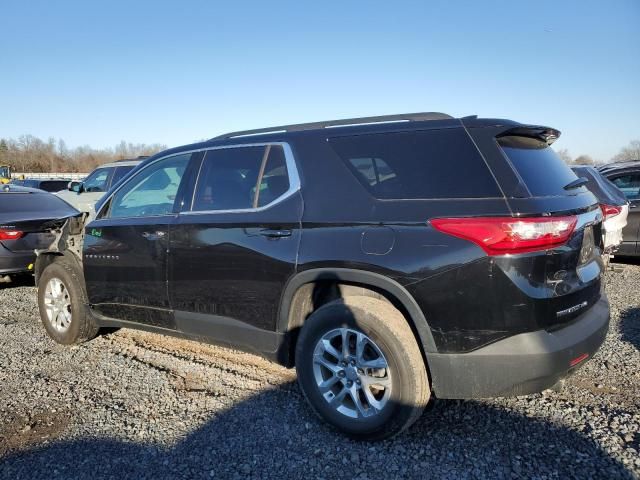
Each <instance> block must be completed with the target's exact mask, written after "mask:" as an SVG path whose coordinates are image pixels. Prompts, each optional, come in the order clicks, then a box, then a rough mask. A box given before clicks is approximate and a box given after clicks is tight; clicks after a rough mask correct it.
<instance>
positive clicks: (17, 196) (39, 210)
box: [0, 192, 74, 218]
mask: <svg viewBox="0 0 640 480" xmlns="http://www.w3.org/2000/svg"><path fill="white" fill-rule="evenodd" d="M64 210H68V211H69V212H73V211H74V208H73V207H71V206H70V205H69V204H68V203H67V202H65V201H64V200H62V199H61V198H59V197H56V196H55V195H52V194H47V193H23V192H6V193H0V213H13V214H15V213H36V214H42V217H45V218H46V216H47V214H49V213H50V212H56V214H59V213H60V211H64Z"/></svg>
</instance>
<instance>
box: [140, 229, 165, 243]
mask: <svg viewBox="0 0 640 480" xmlns="http://www.w3.org/2000/svg"><path fill="white" fill-rule="evenodd" d="M166 234H167V232H163V231H162V230H158V231H157V232H142V236H143V237H144V238H146V239H147V240H152V241H153V240H160V239H161V238H163V237H164V236H165V235H166Z"/></svg>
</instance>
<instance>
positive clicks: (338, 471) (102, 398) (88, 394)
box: [0, 265, 640, 479]
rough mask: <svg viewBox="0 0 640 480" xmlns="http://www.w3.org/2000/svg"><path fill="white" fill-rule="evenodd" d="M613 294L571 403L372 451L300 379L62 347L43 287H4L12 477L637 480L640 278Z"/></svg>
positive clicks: (4, 436) (227, 360) (194, 359)
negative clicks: (324, 415)
mask: <svg viewBox="0 0 640 480" xmlns="http://www.w3.org/2000/svg"><path fill="white" fill-rule="evenodd" d="M606 285H607V291H608V293H609V298H610V300H611V304H612V311H611V313H612V324H611V329H610V333H609V335H608V337H607V340H606V343H605V344H604V345H603V347H602V349H601V350H600V352H599V353H598V354H597V355H596V356H595V357H594V358H593V360H591V361H590V362H588V363H587V364H586V365H585V366H584V367H583V368H582V369H581V370H579V371H578V373H576V375H574V376H573V377H571V378H570V379H569V380H568V381H567V386H566V388H565V390H564V391H563V392H562V393H555V392H545V393H543V394H537V395H531V396H527V397H519V398H512V399H495V400H482V401H440V402H437V403H436V405H435V406H434V407H432V408H431V410H430V411H429V412H428V413H427V414H425V415H424V416H423V418H422V419H421V420H419V421H418V422H417V423H416V424H415V425H414V426H413V427H412V428H411V429H410V430H409V431H408V432H407V433H405V434H403V435H401V436H399V437H397V438H394V439H392V440H389V441H385V442H381V443H375V444H374V443H365V442H353V441H350V440H346V439H345V438H343V437H342V436H340V435H339V434H337V433H335V432H333V431H331V430H330V429H329V428H327V427H326V426H325V425H324V424H323V423H321V422H320V421H319V420H317V419H316V418H315V417H314V416H313V414H312V413H311V411H310V409H309V408H308V407H307V406H306V404H305V402H304V399H303V397H302V395H301V393H300V391H299V390H298V387H297V385H296V384H295V372H294V371H291V370H286V369H284V368H281V367H279V366H276V365H274V364H271V363H269V362H267V361H265V360H262V359H260V358H258V357H255V356H253V355H248V354H245V353H240V352H235V351H232V350H228V349H223V348H218V347H211V346H207V345H201V344H197V343H194V342H189V341H183V340H176V339H171V338H166V337H161V336H158V335H153V334H148V333H141V332H135V331H132V330H119V331H117V332H113V333H110V334H107V335H104V336H102V337H100V338H98V339H96V340H94V341H92V342H90V343H87V344H84V345H81V346H77V347H72V348H66V347H62V346H59V345H56V344H54V343H53V342H52V341H50V340H49V339H48V337H46V336H45V333H44V330H43V328H42V327H41V326H40V324H39V320H38V314H37V307H36V291H35V288H34V287H33V286H30V285H28V284H25V285H17V286H16V285H11V286H4V287H3V286H0V288H2V290H0V300H1V304H0V305H1V311H0V478H7V479H19V478H29V479H36V478H48V479H49V478H89V477H91V478H93V479H98V478H118V479H121V478H176V477H183V478H193V477H199V478H232V479H234V478H259V479H263V478H283V477H285V476H286V477H288V478H289V479H297V478H327V479H332V478H338V477H339V478H344V479H351V478H356V479H367V478H368V479H387V478H518V477H526V478H540V479H544V478H562V479H564V478H580V479H585V478H639V477H640V455H639V454H638V452H639V451H640V445H639V444H640V408H639V407H640V400H639V398H638V392H639V391H640V389H639V387H640V369H639V367H640V352H639V349H640V308H639V305H640V266H637V265H627V266H625V267H624V271H623V272H621V273H608V274H607V276H606Z"/></svg>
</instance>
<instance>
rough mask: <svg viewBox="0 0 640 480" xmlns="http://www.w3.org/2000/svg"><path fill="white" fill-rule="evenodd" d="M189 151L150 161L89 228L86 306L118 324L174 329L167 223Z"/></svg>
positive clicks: (113, 197)
mask: <svg viewBox="0 0 640 480" xmlns="http://www.w3.org/2000/svg"><path fill="white" fill-rule="evenodd" d="M191 156H192V155H191V154H190V153H185V154H177V155H172V156H169V157H164V158H161V159H158V160H156V161H155V162H152V163H149V164H148V165H147V166H146V167H145V168H143V169H142V170H140V171H139V172H138V173H137V174H135V175H134V176H132V177H131V178H129V179H128V180H127V181H126V182H125V183H123V184H122V186H121V187H120V188H119V189H118V190H117V191H116V192H115V193H114V194H113V195H112V197H111V198H110V199H109V200H108V201H107V202H106V203H105V204H104V206H103V207H102V208H101V211H100V213H99V215H98V219H97V220H94V221H93V222H91V223H90V224H89V225H87V227H86V229H85V240H84V248H83V262H84V274H85V280H86V285H87V293H88V296H89V302H90V303H91V304H92V306H93V308H94V309H95V310H96V311H97V312H98V313H99V314H101V315H103V316H105V317H109V318H113V319H117V320H124V321H131V322H137V323H142V324H148V325H152V326H156V327H162V328H167V329H173V328H175V323H174V320H173V315H172V313H171V310H170V307H169V299H168V294H167V285H166V281H167V248H168V242H169V223H170V222H171V221H172V220H173V219H174V217H175V211H176V198H177V196H178V191H179V188H180V185H181V182H182V178H183V175H184V172H185V170H186V169H187V166H188V164H189V161H190V159H191Z"/></svg>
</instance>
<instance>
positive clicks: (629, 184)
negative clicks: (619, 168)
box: [611, 173, 640, 200]
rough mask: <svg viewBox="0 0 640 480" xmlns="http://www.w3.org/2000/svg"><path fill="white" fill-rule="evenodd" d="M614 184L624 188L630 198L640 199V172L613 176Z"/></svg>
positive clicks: (625, 194)
mask: <svg viewBox="0 0 640 480" xmlns="http://www.w3.org/2000/svg"><path fill="white" fill-rule="evenodd" d="M611 181H612V182H613V184H614V185H615V186H616V187H618V188H619V189H620V190H622V193H624V196H625V197H627V198H628V199H629V200H638V199H640V173H629V174H626V175H621V176H619V177H616V178H612V179H611Z"/></svg>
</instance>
